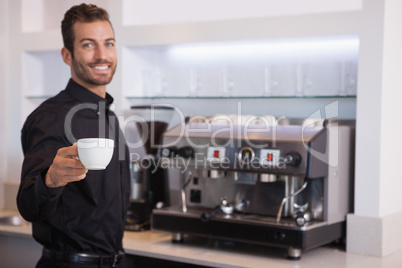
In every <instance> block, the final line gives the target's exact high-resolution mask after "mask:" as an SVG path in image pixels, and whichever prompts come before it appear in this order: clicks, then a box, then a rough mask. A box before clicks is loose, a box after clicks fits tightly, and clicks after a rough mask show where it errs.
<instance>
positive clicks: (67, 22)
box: [61, 4, 112, 56]
mask: <svg viewBox="0 0 402 268" xmlns="http://www.w3.org/2000/svg"><path fill="white" fill-rule="evenodd" d="M99 20H101V21H102V20H104V21H108V22H109V23H110V26H112V23H111V22H110V20H109V14H108V12H107V11H106V10H105V9H103V8H101V7H97V6H96V5H91V4H80V5H76V6H73V7H71V8H70V9H69V10H67V12H66V13H65V14H64V19H63V21H62V22H61V34H62V35H63V43H64V46H65V47H66V48H67V49H68V50H69V51H70V52H71V55H72V56H73V55H74V41H75V33H74V29H73V26H74V23H76V22H94V21H99Z"/></svg>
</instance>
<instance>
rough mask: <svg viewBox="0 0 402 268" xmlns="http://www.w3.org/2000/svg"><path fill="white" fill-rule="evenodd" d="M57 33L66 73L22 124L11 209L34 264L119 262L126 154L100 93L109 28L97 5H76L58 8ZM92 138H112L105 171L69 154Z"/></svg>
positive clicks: (107, 63)
mask: <svg viewBox="0 0 402 268" xmlns="http://www.w3.org/2000/svg"><path fill="white" fill-rule="evenodd" d="M62 35H63V41H64V47H63V48H62V50H61V54H62V57H63V60H64V62H65V63H66V64H67V65H69V66H70V68H71V79H70V81H69V82H68V84H67V87H66V89H65V90H63V91H61V92H60V93H59V94H57V95H56V96H55V97H53V98H50V99H48V100H46V101H45V102H44V103H42V104H41V105H40V106H39V107H38V108H37V109H36V110H35V111H34V112H33V113H32V114H31V115H29V116H28V118H27V119H26V122H25V124H24V126H23V129H22V133H21V142H22V148H23V152H24V162H23V166H22V174H21V184H20V188H19V191H18V195H17V205H18V209H19V211H20V213H21V215H22V216H23V217H24V218H25V219H26V220H28V221H31V222H32V231H33V237H34V238H35V240H36V241H38V242H39V243H40V244H42V245H43V246H44V248H43V254H42V257H41V259H40V260H39V261H38V263H37V267H52V268H55V267H123V265H124V264H123V263H124V261H123V260H124V254H123V253H122V252H123V248H122V238H123V232H124V226H125V218H126V212H127V206H128V202H129V193H130V189H129V188H130V182H129V162H128V161H129V157H128V150H127V147H126V145H125V142H124V138H123V134H122V133H121V131H120V128H119V125H118V121H117V118H116V115H115V114H114V113H113V112H112V111H111V110H110V109H109V108H110V106H111V105H112V102H113V98H112V97H111V96H110V95H109V94H108V93H106V85H107V84H109V83H110V81H111V80H112V78H113V75H114V72H115V70H116V63H117V57H116V48H115V42H116V41H115V37H114V31H113V28H112V25H111V23H110V21H109V15H108V13H107V12H106V11H105V10H104V9H102V8H98V7H96V6H94V5H86V4H81V5H79V6H74V7H72V8H71V9H70V10H68V11H67V12H66V14H65V16H64V19H63V21H62ZM94 137H105V138H112V139H114V141H115V149H114V153H113V158H112V160H111V162H110V163H109V165H108V166H107V168H106V169H105V170H100V171H98V170H96V171H93V170H87V169H85V167H84V166H83V165H82V163H81V162H80V161H79V160H78V158H77V155H78V153H77V146H76V144H75V141H76V140H78V139H80V138H94ZM122 259H123V260H122Z"/></svg>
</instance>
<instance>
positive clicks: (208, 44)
mask: <svg viewBox="0 0 402 268" xmlns="http://www.w3.org/2000/svg"><path fill="white" fill-rule="evenodd" d="M253 1H254V2H255V3H254V2H253ZM253 1H252V3H248V7H249V9H247V11H248V12H247V13H244V12H239V10H242V9H243V10H244V7H242V6H241V5H240V4H236V3H231V4H232V9H228V10H227V11H225V10H222V9H223V6H220V5H221V4H224V3H220V4H217V3H212V2H208V1H207V2H205V3H204V2H203V5H204V6H209V5H210V6H211V7H215V8H216V9H220V10H221V12H220V13H219V14H220V15H221V16H216V17H214V16H212V15H211V14H212V13H210V12H207V10H204V11H201V10H200V12H199V13H198V14H199V15H197V16H195V15H194V16H193V19H192V20H191V21H189V18H187V17H186V16H184V15H185V12H183V11H181V12H178V11H175V10H176V8H175V6H177V5H178V4H180V3H176V2H180V1H171V5H170V6H166V8H169V10H172V12H164V15H163V14H159V13H157V11H155V8H154V9H153V10H154V12H151V11H150V10H152V8H151V7H152V5H157V4H159V5H166V1H162V2H163V3H162V2H160V1H159V2H158V1H156V0H154V1H153V2H152V3H143V2H141V1H136V0H120V1H108V0H101V1H95V2H94V3H95V4H97V5H99V6H102V7H105V8H106V9H108V10H109V12H110V15H111V18H112V23H113V26H114V29H115V32H116V36H117V40H118V53H119V65H120V66H119V70H118V72H120V73H121V75H117V76H116V77H115V80H116V81H114V82H113V85H114V87H117V88H120V90H118V93H117V96H118V98H121V99H120V103H121V107H119V109H122V110H124V109H128V108H129V106H130V105H131V104H133V103H138V100H139V99H143V100H144V102H149V100H150V99H152V100H154V101H155V100H157V99H160V98H165V99H166V98H171V99H174V98H186V97H188V98H190V100H191V99H193V100H196V99H197V97H199V98H201V99H202V98H204V99H205V98H222V97H224V98H229V99H230V98H235V99H238V98H250V97H251V98H272V97H308V98H311V97H332V98H333V97H337V96H340V97H345V96H349V97H351V96H352V97H355V96H356V89H357V70H358V54H359V38H358V36H357V35H356V34H355V32H354V31H353V30H352V31H350V29H349V27H345V28H344V29H342V27H339V26H336V27H335V28H340V29H342V30H341V31H339V30H338V29H335V30H334V29H333V27H331V28H328V26H329V25H330V24H331V23H333V22H334V21H337V20H338V19H339V21H337V23H340V24H342V21H341V20H342V18H343V16H344V15H345V14H346V15H348V13H353V12H355V10H357V9H358V8H359V2H360V1H340V2H339V3H338V4H335V5H332V6H331V7H329V6H328V5H323V4H322V3H321V2H320V1H314V0H310V2H311V3H310V4H308V5H304V6H303V8H301V7H299V8H298V9H297V8H296V9H289V8H288V7H289V4H295V3H296V2H297V1H294V0H287V1H285V2H286V3H281V4H278V3H277V2H276V1H265V2H264V1H263V2H264V3H263V2H261V1H256V0H253ZM53 2H54V1H49V0H39V1H28V0H21V2H20V4H21V6H20V14H21V29H20V32H21V38H22V39H23V40H26V42H24V44H23V45H21V55H22V65H21V74H22V77H21V81H22V82H21V83H22V85H21V87H22V97H23V105H22V107H23V109H22V110H23V111H22V118H25V117H26V115H28V114H29V113H30V112H31V111H32V110H33V109H34V108H35V107H36V106H37V105H38V104H39V103H40V102H41V101H43V100H44V99H46V98H48V97H50V96H52V95H55V94H56V93H57V92H59V91H60V90H62V89H63V88H64V86H65V84H66V83H67V80H68V78H69V77H70V72H69V67H68V66H66V65H65V64H64V63H63V61H62V59H61V55H60V48H61V46H62V43H61V35H60V34H59V33H57V32H58V31H60V30H59V27H60V21H61V19H62V17H63V14H64V12H65V11H66V10H67V9H68V8H69V7H70V6H71V5H72V4H78V3H80V2H81V1H78V0H77V1H69V2H68V3H67V2H66V3H64V2H63V3H62V4H56V3H53ZM112 2H113V3H112ZM182 5H183V8H188V9H190V7H189V6H188V5H187V4H185V2H183V3H182ZM184 5H185V6H184ZM258 5H259V6H260V8H259V7H258ZM261 7H270V8H269V12H268V13H264V11H262V10H261ZM209 10H210V9H209ZM236 10H237V11H236ZM130 11H132V13H130ZM215 11H216V10H215ZM334 11H335V12H334ZM141 12H148V13H149V16H140V15H139V14H141ZM150 12H151V13H150ZM188 12H193V11H191V10H188ZM265 12H267V11H265ZM309 12H313V13H314V14H313V15H311V14H309V15H306V14H307V13H309ZM323 12H324V13H327V12H332V13H328V14H330V15H328V14H327V15H328V16H323V15H322V13H323ZM130 14H132V16H130ZM135 14H137V15H138V16H137V17H136V16H134V15H135ZM157 14H159V16H158V15H157ZM208 14H210V15H208ZM245 14H247V16H248V17H245ZM183 16H184V17H183ZM211 16H212V17H211ZM311 17H315V18H316V20H315V24H314V25H310V23H309V20H311ZM38 18H40V19H38ZM306 20H307V21H306ZM284 21H287V23H285V24H284ZM287 24H290V25H292V24H298V28H297V29H291V28H289V29H287V28H288V27H289V26H288V25H287ZM324 29H325V30H324ZM37 40H41V41H42V42H39V41H37ZM43 40H45V43H43ZM122 99H124V101H121V100H122ZM133 99H136V101H134V102H133V101H131V100H133ZM118 102H119V100H118Z"/></svg>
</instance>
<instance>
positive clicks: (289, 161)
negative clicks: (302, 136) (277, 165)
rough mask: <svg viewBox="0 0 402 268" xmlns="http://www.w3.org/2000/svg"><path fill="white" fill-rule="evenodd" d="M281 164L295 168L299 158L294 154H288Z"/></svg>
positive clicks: (298, 155)
mask: <svg viewBox="0 0 402 268" xmlns="http://www.w3.org/2000/svg"><path fill="white" fill-rule="evenodd" d="M283 162H284V163H285V164H286V165H289V166H297V165H298V164H300V162H301V156H300V154H298V153H296V152H290V153H287V154H285V156H284V157H283Z"/></svg>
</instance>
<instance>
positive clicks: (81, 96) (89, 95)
mask: <svg viewBox="0 0 402 268" xmlns="http://www.w3.org/2000/svg"><path fill="white" fill-rule="evenodd" d="M66 91H67V92H68V93H69V94H71V96H73V97H74V98H75V99H77V100H79V101H80V102H84V103H85V102H91V103H96V104H98V103H99V102H102V101H104V102H106V107H108V108H109V107H110V105H111V104H112V103H113V97H112V96H111V95H110V94H109V93H106V98H102V97H101V96H99V95H96V94H95V93H93V92H92V91H90V90H89V89H87V88H85V87H83V86H81V85H80V84H78V83H76V82H75V81H74V80H73V79H71V78H70V80H69V81H68V84H67V87H66Z"/></svg>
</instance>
